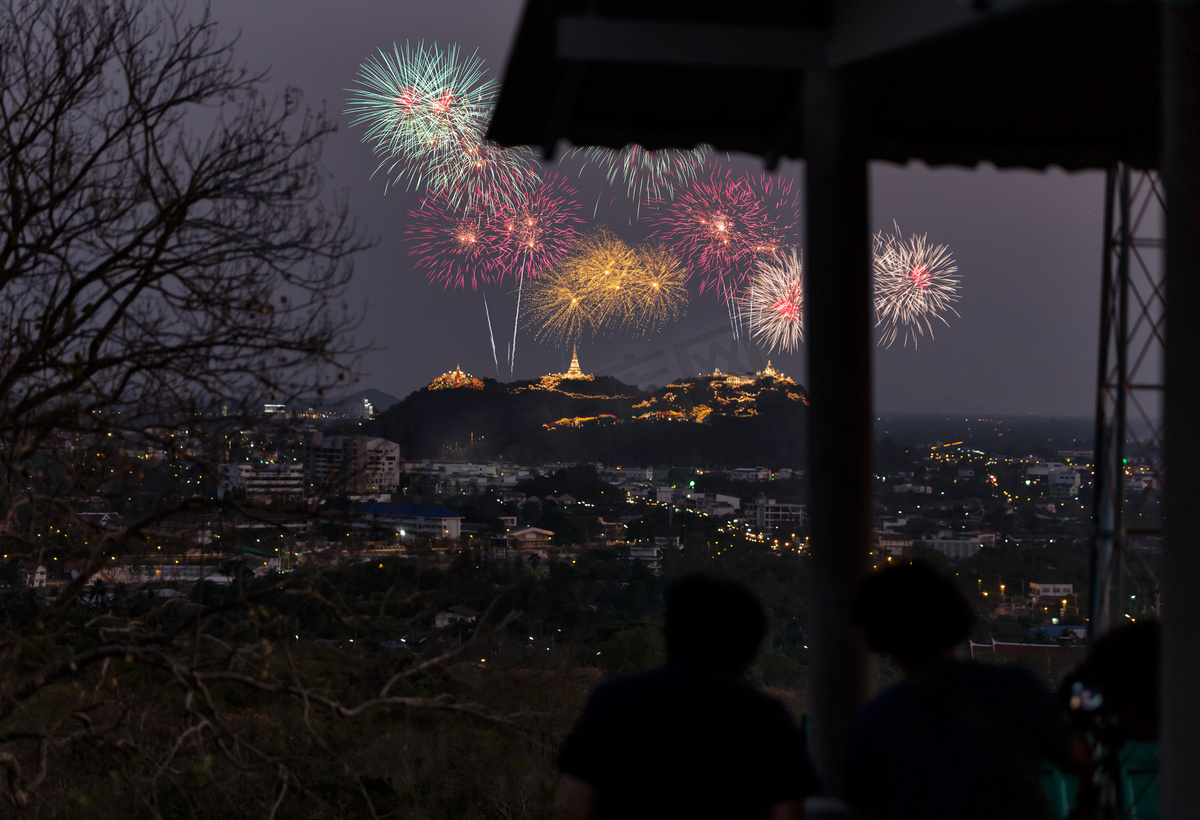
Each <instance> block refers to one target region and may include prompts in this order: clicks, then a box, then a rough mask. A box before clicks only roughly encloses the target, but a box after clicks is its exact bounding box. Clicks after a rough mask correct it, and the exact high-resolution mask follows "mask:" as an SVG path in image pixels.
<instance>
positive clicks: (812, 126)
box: [804, 69, 875, 790]
mask: <svg viewBox="0 0 1200 820" xmlns="http://www.w3.org/2000/svg"><path fill="white" fill-rule="evenodd" d="M850 101H851V97H850V94H849V89H848V88H847V86H846V81H845V80H844V79H843V78H842V77H840V76H839V75H838V74H837V73H836V72H834V71H832V70H829V69H820V70H812V71H810V72H809V73H808V75H807V79H806V81H805V89H804V129H805V133H804V150H805V158H806V162H805V183H806V200H805V211H806V218H807V231H806V236H805V245H806V247H807V254H806V257H805V260H804V261H805V287H806V289H807V292H806V293H805V301H806V302H807V304H806V310H805V320H804V321H805V343H806V349H807V351H808V392H809V399H810V401H811V407H810V408H809V431H808V486H809V507H808V520H809V535H810V549H811V550H812V555H811V558H810V560H811V561H812V572H811V578H812V581H811V589H810V591H809V605H808V624H809V627H808V636H807V640H808V646H809V659H810V660H809V684H808V713H809V717H810V720H811V722H812V736H811V739H812V750H813V756H814V758H815V759H816V763H817V767H818V768H819V769H820V771H821V773H822V774H823V775H824V776H825V778H826V780H827V782H828V783H829V785H830V786H831V787H832V788H834V789H835V790H836V789H839V788H840V786H841V781H842V772H841V769H842V757H843V753H844V742H845V736H846V725H847V723H848V721H849V719H850V716H851V714H852V713H853V711H854V710H855V709H856V708H857V707H858V706H859V705H860V704H861V703H862V701H863V700H864V699H865V698H866V696H867V674H866V670H867V661H868V659H867V655H866V651H865V649H864V647H863V646H862V642H861V640H860V639H859V637H858V636H857V635H856V633H855V630H854V629H853V628H852V626H851V624H850V619H849V604H850V600H851V596H852V595H853V593H854V589H855V586H856V585H857V583H858V580H859V579H860V578H861V577H862V574H863V572H864V571H865V569H866V566H867V560H868V553H869V551H870V549H871V531H872V523H873V521H874V501H873V489H874V473H875V469H874V463H873V458H872V449H873V448H872V439H873V427H872V412H873V411H872V405H871V338H872V330H871V328H872V324H873V323H872V312H873V311H872V304H871V271H870V224H869V218H868V196H867V163H866V159H865V152H864V150H863V146H862V144H861V142H860V141H859V139H858V135H857V134H856V129H855V127H854V122H853V115H852V113H853V109H852V107H851V106H850V105H849V103H850Z"/></svg>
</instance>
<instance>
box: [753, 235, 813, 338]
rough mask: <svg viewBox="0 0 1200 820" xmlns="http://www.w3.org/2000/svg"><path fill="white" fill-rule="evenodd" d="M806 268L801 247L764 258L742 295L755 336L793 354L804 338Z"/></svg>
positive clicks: (757, 265)
mask: <svg viewBox="0 0 1200 820" xmlns="http://www.w3.org/2000/svg"><path fill="white" fill-rule="evenodd" d="M803 271H804V263H803V258H802V255H801V253H800V249H799V248H791V249H790V250H787V251H784V252H783V253H780V254H778V255H776V256H775V257H773V258H770V259H761V260H759V261H758V263H757V264H756V266H755V273H754V275H753V276H752V277H751V279H750V285H749V287H748V288H747V289H746V290H744V291H743V292H742V295H741V296H740V297H738V305H739V308H740V312H741V317H742V320H743V321H744V322H745V323H746V325H747V326H748V327H749V328H750V334H751V336H752V337H753V338H754V339H755V340H756V341H757V342H758V343H759V344H761V345H764V346H765V347H766V348H767V349H768V350H782V351H786V352H788V353H790V352H792V351H794V350H795V349H796V348H797V347H798V346H799V344H800V342H802V341H804V285H803Z"/></svg>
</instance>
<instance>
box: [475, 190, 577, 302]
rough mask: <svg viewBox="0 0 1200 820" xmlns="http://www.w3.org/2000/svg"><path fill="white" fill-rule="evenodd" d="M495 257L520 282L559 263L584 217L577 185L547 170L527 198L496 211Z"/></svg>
mask: <svg viewBox="0 0 1200 820" xmlns="http://www.w3.org/2000/svg"><path fill="white" fill-rule="evenodd" d="M494 224H495V227H496V241H495V243H494V246H493V247H494V251H493V254H494V258H495V260H496V264H497V267H498V269H499V270H500V271H501V273H502V274H503V275H509V276H512V277H513V278H514V279H515V280H516V281H517V282H518V283H519V282H523V281H525V280H527V279H532V278H534V277H536V276H537V275H538V274H539V273H541V272H543V271H545V270H548V269H550V268H553V267H555V266H556V265H558V263H559V262H561V261H562V260H563V257H565V256H566V255H567V254H568V253H569V252H570V251H571V249H572V248H573V247H574V246H575V242H576V241H577V240H578V239H579V234H580V226H581V225H582V224H583V219H582V218H580V216H579V202H578V201H577V200H576V199H575V189H574V188H573V187H572V186H571V185H570V183H568V182H567V179H566V177H564V176H562V175H561V174H555V173H548V174H546V176H545V177H544V178H543V179H542V181H541V182H540V183H539V184H538V185H536V186H535V187H534V188H532V189H531V190H530V191H529V193H528V194H527V195H526V196H525V198H524V199H523V200H521V201H519V202H517V203H514V204H511V205H506V206H505V207H503V208H501V209H500V210H499V211H498V212H497V213H496V218H495V223H494Z"/></svg>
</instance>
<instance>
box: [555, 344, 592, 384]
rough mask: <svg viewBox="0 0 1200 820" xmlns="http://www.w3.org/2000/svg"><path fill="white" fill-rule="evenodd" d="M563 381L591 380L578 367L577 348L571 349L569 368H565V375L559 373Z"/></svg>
mask: <svg viewBox="0 0 1200 820" xmlns="http://www.w3.org/2000/svg"><path fill="white" fill-rule="evenodd" d="M559 375H561V376H562V377H563V378H564V379H590V378H592V377H591V376H590V375H588V374H587V373H584V372H583V369H582V368H581V367H580V366H579V348H572V349H571V366H570V367H568V368H567V372H566V373H561V374H559Z"/></svg>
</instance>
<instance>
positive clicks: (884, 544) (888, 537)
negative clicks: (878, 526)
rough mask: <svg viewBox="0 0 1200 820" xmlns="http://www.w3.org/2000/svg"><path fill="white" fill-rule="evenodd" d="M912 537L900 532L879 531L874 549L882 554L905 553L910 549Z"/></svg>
mask: <svg viewBox="0 0 1200 820" xmlns="http://www.w3.org/2000/svg"><path fill="white" fill-rule="evenodd" d="M912 545H913V538H912V536H911V535H903V534H901V533H893V532H881V533H879V541H878V544H877V545H876V549H878V550H879V552H880V554H882V555H907V554H908V553H909V552H911V551H912Z"/></svg>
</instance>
